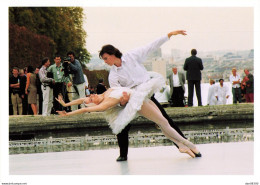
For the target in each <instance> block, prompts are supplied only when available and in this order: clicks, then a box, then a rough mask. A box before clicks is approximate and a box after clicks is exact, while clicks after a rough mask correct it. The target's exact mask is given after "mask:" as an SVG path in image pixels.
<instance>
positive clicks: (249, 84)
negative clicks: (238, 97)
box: [244, 69, 254, 103]
mask: <svg viewBox="0 0 260 185" xmlns="http://www.w3.org/2000/svg"><path fill="white" fill-rule="evenodd" d="M244 73H245V74H246V76H245V82H244V85H245V86H246V102H248V103H254V76H253V75H252V74H251V73H250V72H249V70H248V69H245V70H244Z"/></svg>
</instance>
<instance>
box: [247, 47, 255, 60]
mask: <svg viewBox="0 0 260 185" xmlns="http://www.w3.org/2000/svg"><path fill="white" fill-rule="evenodd" d="M248 58H254V50H253V49H251V50H250V53H249V55H248Z"/></svg>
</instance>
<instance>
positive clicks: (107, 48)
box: [99, 44, 122, 59]
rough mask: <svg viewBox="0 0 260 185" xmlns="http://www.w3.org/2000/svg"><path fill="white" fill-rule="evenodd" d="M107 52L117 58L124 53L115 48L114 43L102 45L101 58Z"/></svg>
mask: <svg viewBox="0 0 260 185" xmlns="http://www.w3.org/2000/svg"><path fill="white" fill-rule="evenodd" d="M105 53H107V54H109V55H115V56H116V58H121V57H122V53H121V52H120V51H119V50H118V49H117V48H115V47H114V46H112V45H110V44H109V45H105V46H103V47H102V49H101V51H99V58H101V59H102V56H103V55H104V54H105Z"/></svg>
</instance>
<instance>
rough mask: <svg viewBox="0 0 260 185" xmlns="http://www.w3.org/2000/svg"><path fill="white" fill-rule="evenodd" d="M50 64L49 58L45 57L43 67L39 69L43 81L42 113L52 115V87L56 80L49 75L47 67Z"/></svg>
mask: <svg viewBox="0 0 260 185" xmlns="http://www.w3.org/2000/svg"><path fill="white" fill-rule="evenodd" d="M49 66H50V60H49V58H47V57H46V58H44V59H43V60H42V67H41V69H40V71H39V77H40V81H41V83H42V85H41V89H42V97H43V102H42V115H43V116H50V114H51V108H52V106H53V89H52V88H51V87H50V85H51V84H55V80H54V79H53V78H49V77H48V76H47V73H48V71H47V68H48V67H49Z"/></svg>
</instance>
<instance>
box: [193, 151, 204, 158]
mask: <svg viewBox="0 0 260 185" xmlns="http://www.w3.org/2000/svg"><path fill="white" fill-rule="evenodd" d="M193 153H194V152H193ZM194 155H195V157H201V156H202V155H201V153H200V152H199V153H197V154H196V153H194Z"/></svg>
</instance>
